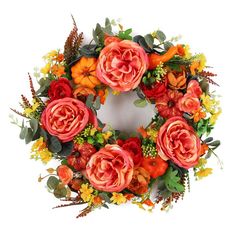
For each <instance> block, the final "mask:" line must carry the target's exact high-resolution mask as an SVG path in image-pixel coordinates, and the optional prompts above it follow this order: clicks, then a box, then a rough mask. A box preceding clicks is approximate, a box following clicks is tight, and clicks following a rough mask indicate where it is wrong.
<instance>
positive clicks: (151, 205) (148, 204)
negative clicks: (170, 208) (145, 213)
mask: <svg viewBox="0 0 236 236" xmlns="http://www.w3.org/2000/svg"><path fill="white" fill-rule="evenodd" d="M143 204H146V205H147V206H150V207H154V206H155V204H154V203H153V202H152V201H151V200H150V199H146V200H145V201H144V202H143Z"/></svg>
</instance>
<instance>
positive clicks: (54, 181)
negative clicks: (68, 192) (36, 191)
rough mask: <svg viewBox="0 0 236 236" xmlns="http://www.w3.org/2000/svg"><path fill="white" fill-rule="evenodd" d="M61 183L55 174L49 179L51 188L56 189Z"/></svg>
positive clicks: (48, 182) (48, 184)
mask: <svg viewBox="0 0 236 236" xmlns="http://www.w3.org/2000/svg"><path fill="white" fill-rule="evenodd" d="M58 184H59V179H57V178H56V177H55V176H50V177H49V178H48V181H47V186H48V188H49V189H51V190H54V189H55V188H56V187H57V186H58Z"/></svg>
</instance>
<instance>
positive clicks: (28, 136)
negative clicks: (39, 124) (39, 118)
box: [25, 128, 33, 144]
mask: <svg viewBox="0 0 236 236" xmlns="http://www.w3.org/2000/svg"><path fill="white" fill-rule="evenodd" d="M32 139H33V131H32V129H31V128H28V131H27V134H26V136H25V143H26V144H28V143H30V142H31V141H32Z"/></svg>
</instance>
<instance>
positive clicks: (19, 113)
mask: <svg viewBox="0 0 236 236" xmlns="http://www.w3.org/2000/svg"><path fill="white" fill-rule="evenodd" d="M10 109H11V110H12V111H13V112H15V113H16V114H17V115H19V116H22V117H24V118H28V117H27V116H26V115H25V114H23V113H22V112H19V111H17V110H16V109H13V108H10Z"/></svg>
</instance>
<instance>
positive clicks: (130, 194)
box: [124, 193, 135, 201]
mask: <svg viewBox="0 0 236 236" xmlns="http://www.w3.org/2000/svg"><path fill="white" fill-rule="evenodd" d="M124 196H125V198H126V199H127V200H128V201H130V200H131V199H132V198H134V197H135V195H134V194H132V193H126V194H124Z"/></svg>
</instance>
